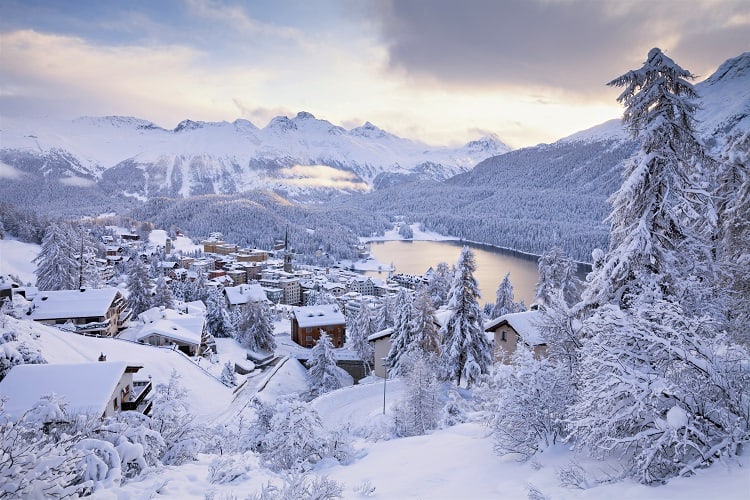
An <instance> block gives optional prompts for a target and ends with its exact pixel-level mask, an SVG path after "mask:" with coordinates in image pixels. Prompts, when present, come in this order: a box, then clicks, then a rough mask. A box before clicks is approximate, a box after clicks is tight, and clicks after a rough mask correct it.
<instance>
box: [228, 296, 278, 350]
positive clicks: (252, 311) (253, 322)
mask: <svg viewBox="0 0 750 500" xmlns="http://www.w3.org/2000/svg"><path fill="white" fill-rule="evenodd" d="M235 339H236V340H237V342H238V343H239V344H240V345H242V346H243V347H246V348H247V349H250V350H251V351H265V352H273V350H274V349H276V339H275V338H274V336H273V323H272V322H271V311H270V310H269V308H268V304H267V303H266V302H251V303H250V304H248V305H247V306H245V309H244V310H243V311H242V316H241V318H240V321H239V324H238V326H237V331H236V332H235Z"/></svg>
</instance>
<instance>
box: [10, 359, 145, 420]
mask: <svg viewBox="0 0 750 500" xmlns="http://www.w3.org/2000/svg"><path fill="white" fill-rule="evenodd" d="M141 368H142V366H138V365H130V364H128V363H125V362H107V361H104V362H93V363H80V364H69V365H68V364H42V365H17V366H14V367H13V368H11V369H10V371H9V372H8V374H7V375H6V376H5V378H4V379H3V380H2V381H0V399H5V408H4V412H5V413H6V414H7V415H8V416H9V417H10V418H13V419H17V418H19V417H21V416H22V415H23V414H24V413H25V412H26V411H28V410H30V409H31V408H33V406H34V405H35V404H36V403H37V402H38V401H39V400H40V399H41V398H42V397H44V396H46V395H49V394H55V395H56V396H58V397H61V398H63V399H64V400H65V402H66V403H67V405H68V409H69V411H70V412H71V413H87V414H92V415H96V416H100V417H109V416H111V415H114V414H115V413H118V412H121V411H129V410H135V411H139V412H141V413H148V412H149V411H150V410H151V401H150V400H148V399H146V396H147V395H148V394H149V393H150V392H151V382H150V381H145V380H144V381H134V380H133V374H135V373H137V372H138V371H139V370H140V369H141Z"/></svg>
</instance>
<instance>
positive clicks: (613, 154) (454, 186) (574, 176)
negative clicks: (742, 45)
mask: <svg viewBox="0 0 750 500" xmlns="http://www.w3.org/2000/svg"><path fill="white" fill-rule="evenodd" d="M696 90H697V92H698V94H699V96H700V101H699V104H700V106H701V108H700V109H699V111H698V113H697V119H698V128H699V131H700V132H701V133H702V136H703V139H704V141H705V143H706V144H707V145H708V146H709V147H710V148H711V150H712V153H713V154H714V155H715V156H717V157H718V156H719V155H721V154H722V152H723V150H724V148H725V145H726V141H727V138H728V137H730V136H733V135H737V134H741V133H747V132H748V131H750V52H746V53H744V54H742V55H740V56H738V57H736V58H733V59H729V60H728V61H726V62H725V63H723V64H722V65H721V66H720V67H719V68H718V69H717V71H716V72H715V73H714V74H713V75H711V76H710V77H709V78H708V79H706V80H705V81H703V82H701V83H699V84H697V85H696ZM636 150H637V143H636V142H635V141H633V140H632V139H630V138H629V137H628V136H627V134H626V132H625V131H624V130H623V129H622V126H621V125H620V124H619V121H618V120H613V121H610V122H606V123H604V124H601V125H599V126H596V127H593V128H591V129H589V130H585V131H582V132H579V133H576V134H573V135H572V136H570V137H566V138H564V139H561V140H559V141H557V142H555V143H553V144H540V145H538V146H534V147H529V148H524V149H520V150H516V151H511V152H508V153H505V154H502V155H499V156H495V157H492V158H488V159H486V160H484V161H482V162H480V163H479V164H478V165H477V166H476V167H474V168H473V169H472V170H471V171H469V172H465V173H462V174H459V175H456V176H455V177H452V178H450V179H448V180H446V181H445V182H415V183H412V184H409V185H399V186H394V187H392V188H390V189H386V190H380V191H377V192H374V193H368V194H364V195H361V196H358V197H356V198H348V199H343V200H341V201H340V203H341V206H343V207H347V206H356V207H359V208H365V209H367V210H371V211H373V212H374V213H382V214H386V215H397V214H398V215H405V216H406V217H407V218H408V219H409V220H410V221H412V222H422V223H423V224H424V225H425V226H426V227H427V228H428V229H430V230H433V231H437V232H440V233H442V234H449V235H452V236H457V237H461V238H464V239H467V240H472V241H481V242H483V243H488V244H493V245H497V246H501V247H510V248H513V249H516V250H521V251H525V252H530V253H534V254H540V253H542V252H544V251H545V250H547V249H549V248H550V247H552V246H553V245H559V246H561V247H562V248H564V249H565V250H566V251H567V252H568V253H569V254H570V255H572V256H573V257H574V258H576V259H577V260H581V261H588V260H589V259H590V254H591V250H593V249H594V248H597V247H598V248H606V247H607V244H608V242H607V238H608V236H607V232H608V226H607V225H606V224H605V223H604V222H603V221H604V219H605V217H606V216H607V215H608V214H609V211H610V207H609V204H608V203H607V198H608V197H609V195H610V194H612V193H613V192H614V191H615V190H616V189H617V188H618V187H619V186H620V184H621V182H622V179H621V176H620V175H621V174H620V173H621V171H622V167H623V164H624V162H625V161H626V160H627V159H628V158H629V157H630V156H631V155H632V154H633V153H634V152H635V151H636Z"/></svg>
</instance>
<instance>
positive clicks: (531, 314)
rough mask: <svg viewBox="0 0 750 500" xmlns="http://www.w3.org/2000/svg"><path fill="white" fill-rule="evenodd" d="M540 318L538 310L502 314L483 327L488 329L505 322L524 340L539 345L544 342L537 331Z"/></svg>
mask: <svg viewBox="0 0 750 500" xmlns="http://www.w3.org/2000/svg"><path fill="white" fill-rule="evenodd" d="M540 320H541V313H540V312H539V311H524V312H518V313H511V314H504V315H502V316H500V317H499V318H495V319H493V320H492V321H489V322H487V323H485V325H484V329H485V331H486V330H490V329H493V328H495V327H496V326H498V325H500V324H501V323H503V322H507V323H508V324H509V325H510V327H511V328H513V329H514V330H515V331H516V333H518V335H520V336H521V338H522V339H523V340H524V342H526V343H527V344H530V345H541V344H544V343H545V340H544V338H542V335H541V333H540V332H539V326H538V325H539V321H540Z"/></svg>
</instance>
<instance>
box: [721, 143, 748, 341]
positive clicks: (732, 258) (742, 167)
mask: <svg viewBox="0 0 750 500" xmlns="http://www.w3.org/2000/svg"><path fill="white" fill-rule="evenodd" d="M728 142H729V145H728V147H727V152H726V153H725V154H724V155H723V158H722V162H721V169H720V172H719V175H718V176H717V182H716V186H717V189H716V192H715V197H716V198H717V200H718V203H717V205H718V206H717V210H718V223H719V229H720V233H719V238H718V242H719V254H718V259H719V260H720V262H721V268H722V270H723V275H722V289H724V290H725V291H726V293H727V295H728V301H727V307H726V310H727V319H728V326H729V330H730V332H732V335H733V336H734V337H735V338H736V339H737V340H739V341H741V342H744V343H745V345H747V346H750V329H748V328H747V325H748V324H750V300H748V297H750V132H744V133H740V134H738V135H736V136H733V137H731V138H730V139H729V141H728Z"/></svg>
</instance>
